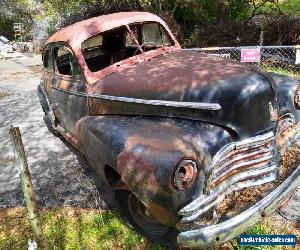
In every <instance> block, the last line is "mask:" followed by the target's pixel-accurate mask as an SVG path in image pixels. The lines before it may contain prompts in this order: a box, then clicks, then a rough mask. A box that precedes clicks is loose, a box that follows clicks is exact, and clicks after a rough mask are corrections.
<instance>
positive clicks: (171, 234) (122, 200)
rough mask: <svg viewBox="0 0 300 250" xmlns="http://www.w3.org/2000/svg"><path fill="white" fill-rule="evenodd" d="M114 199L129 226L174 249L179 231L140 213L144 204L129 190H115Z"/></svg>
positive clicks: (153, 240) (148, 237)
mask: <svg viewBox="0 0 300 250" xmlns="http://www.w3.org/2000/svg"><path fill="white" fill-rule="evenodd" d="M116 200H117V202H118V204H119V206H120V210H121V211H120V212H121V215H123V217H125V220H126V222H127V223H128V224H129V227H130V228H132V229H134V230H135V231H137V232H138V233H140V234H142V235H143V236H145V237H146V238H147V239H148V240H150V241H152V242H157V243H159V244H160V245H162V246H164V247H166V248H167V249H176V246H177V235H178V234H179V231H178V230H177V229H176V228H175V227H168V226H166V225H163V224H161V223H159V222H158V221H156V220H155V219H154V218H153V217H151V216H147V215H145V213H144V214H143V215H141V213H140V212H141V211H140V210H141V209H140V206H142V207H144V206H143V204H142V202H141V201H140V200H139V199H138V198H137V197H136V196H135V195H134V194H133V193H132V192H131V191H127V190H126V191H125V190H117V191H116Z"/></svg>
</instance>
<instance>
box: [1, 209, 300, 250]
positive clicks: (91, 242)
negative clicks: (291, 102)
mask: <svg viewBox="0 0 300 250" xmlns="http://www.w3.org/2000/svg"><path fill="white" fill-rule="evenodd" d="M40 216H41V217H40V218H41V222H42V224H43V230H44V234H45V237H46V241H47V245H48V249H57V250H60V249H70V250H71V249H72V250H73V249H74V250H75V249H87V250H94V249H132V250H144V249H147V250H148V249H153V250H162V249H164V248H162V247H161V246H159V245H157V244H152V243H150V242H148V241H147V240H146V239H144V238H143V237H141V236H140V235H139V234H137V233H135V232H134V231H132V230H131V229H129V228H128V227H127V226H126V225H125V223H124V222H123V220H122V219H120V218H119V215H117V214H115V213H113V212H99V211H98V210H96V209H83V208H77V207H63V208H58V207H56V208H48V209H43V210H41V215H40ZM246 234H296V235H297V238H300V229H299V228H298V229H297V228H295V226H294V225H293V224H292V223H290V222H287V221H285V220H283V219H282V218H280V217H279V218H277V217H276V218H274V217H267V218H266V219H264V220H263V221H262V222H261V223H260V224H257V225H255V226H254V227H253V228H252V229H251V230H250V231H248V232H247V233H246ZM29 239H33V234H32V232H31V229H30V225H29V222H28V219H27V214H26V209H25V208H9V209H2V210H0V249H1V250H4V249H5V250H6V249H27V244H28V240H29ZM229 246H230V248H229V249H233V250H255V249H261V250H283V249H295V248H287V247H282V246H276V247H273V246H272V247H269V246H266V247H260V248H258V247H249V246H246V247H242V246H239V243H238V239H234V240H233V241H231V243H230V244H229ZM220 249H223V248H220ZM224 249H228V248H224Z"/></svg>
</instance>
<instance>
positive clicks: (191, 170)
mask: <svg viewBox="0 0 300 250" xmlns="http://www.w3.org/2000/svg"><path fill="white" fill-rule="evenodd" d="M197 172H198V171H197V164H196V162H194V161H192V160H182V161H180V162H179V164H178V166H177V168H176V170H175V173H174V186H175V188H176V190H178V191H179V190H180V191H182V190H185V189H188V188H189V187H191V186H192V185H193V183H194V182H195V179H196V177H197Z"/></svg>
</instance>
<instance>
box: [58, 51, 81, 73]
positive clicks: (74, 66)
mask: <svg viewBox="0 0 300 250" xmlns="http://www.w3.org/2000/svg"><path fill="white" fill-rule="evenodd" d="M54 54H55V65H56V70H57V71H58V73H59V74H62V75H67V76H75V75H81V70H80V66H79V64H78V62H77V60H76V58H75V56H74V55H73V54H72V53H71V51H70V50H69V49H68V48H66V47H63V46H61V47H57V48H56V49H55V52H54Z"/></svg>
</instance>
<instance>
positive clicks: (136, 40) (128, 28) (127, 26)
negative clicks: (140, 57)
mask: <svg viewBox="0 0 300 250" xmlns="http://www.w3.org/2000/svg"><path fill="white" fill-rule="evenodd" d="M126 28H127V30H128V32H129V34H130V36H131V38H132V39H133V40H134V42H135V43H136V45H137V46H138V48H139V50H140V51H141V53H142V54H143V53H144V51H143V49H142V46H141V45H140V44H139V41H138V39H137V38H136V37H135V35H134V33H133V31H132V30H131V29H130V27H129V25H128V24H126Z"/></svg>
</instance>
